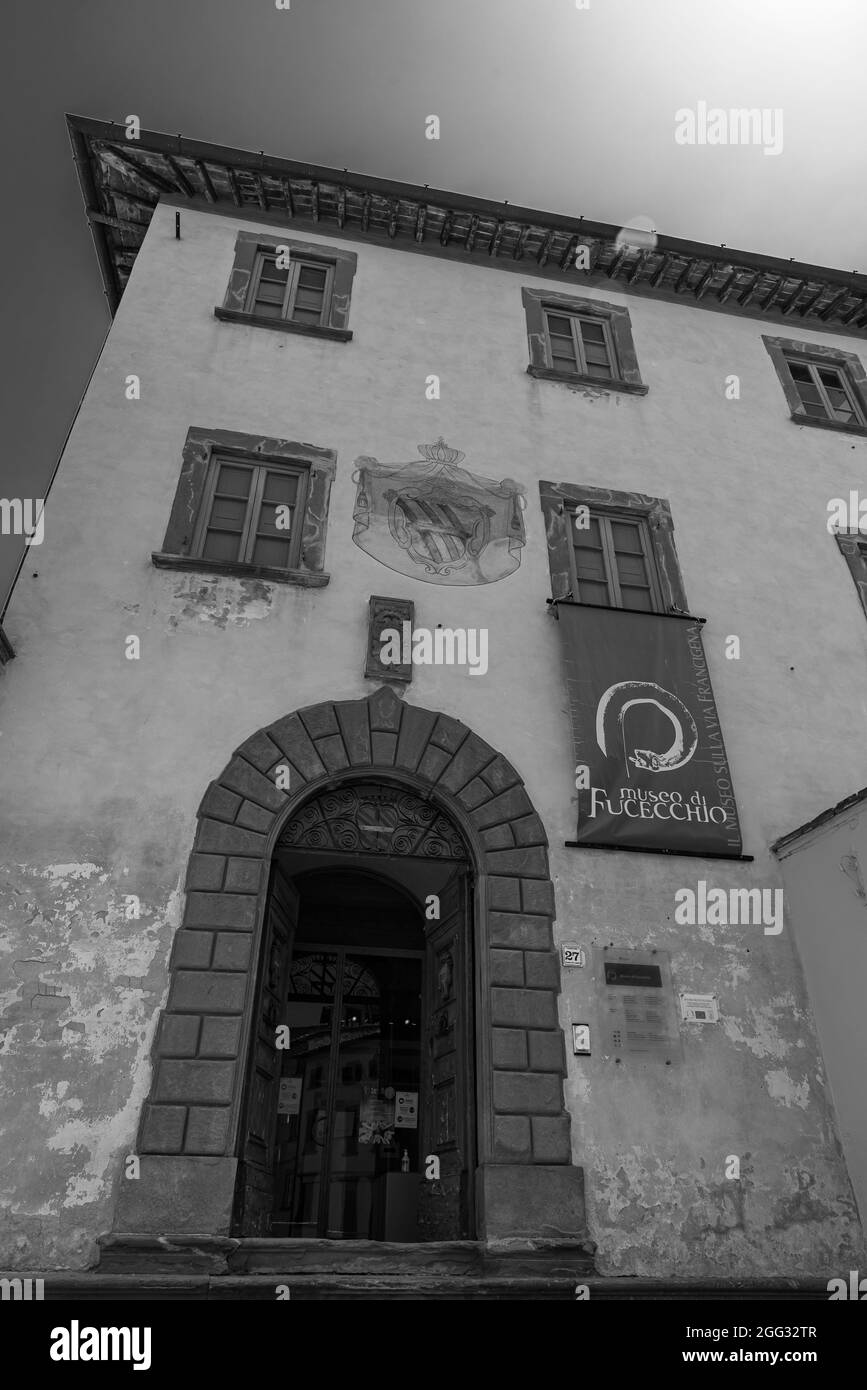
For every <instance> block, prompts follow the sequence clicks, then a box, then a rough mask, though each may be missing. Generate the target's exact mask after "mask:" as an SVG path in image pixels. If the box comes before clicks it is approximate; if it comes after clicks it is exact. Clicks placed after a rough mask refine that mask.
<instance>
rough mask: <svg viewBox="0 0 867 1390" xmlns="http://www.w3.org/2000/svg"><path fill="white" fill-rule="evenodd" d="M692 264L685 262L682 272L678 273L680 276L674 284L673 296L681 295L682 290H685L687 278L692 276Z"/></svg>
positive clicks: (688, 261)
mask: <svg viewBox="0 0 867 1390" xmlns="http://www.w3.org/2000/svg"><path fill="white" fill-rule="evenodd" d="M693 264H694V262H693V261H690V260H687V262H686V264H685V265H684V267H683V270H682V271H681V272H680V274H679V275H678V277H677V279H676V280H675V282H674V292H675V294H683V292H684V290H685V289H686V288H687V285H688V281H689V277H690V275H691V274H692V267H693Z"/></svg>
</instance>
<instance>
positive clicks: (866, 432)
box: [791, 411, 867, 438]
mask: <svg viewBox="0 0 867 1390" xmlns="http://www.w3.org/2000/svg"><path fill="white" fill-rule="evenodd" d="M791 418H792V423H793V424H795V425H814V426H815V427H816V428H817V429H820V430H836V432H837V433H838V434H858V435H860V436H861V437H862V438H867V425H847V424H844V422H843V421H842V420H820V419H819V418H818V417H817V416H815V415H798V414H796V412H795V411H792V416H791Z"/></svg>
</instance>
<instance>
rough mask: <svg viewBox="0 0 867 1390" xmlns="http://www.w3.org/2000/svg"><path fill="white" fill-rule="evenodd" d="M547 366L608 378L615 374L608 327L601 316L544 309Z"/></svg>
mask: <svg viewBox="0 0 867 1390" xmlns="http://www.w3.org/2000/svg"><path fill="white" fill-rule="evenodd" d="M544 318H545V334H546V338H547V344H548V365H549V366H550V367H551V368H552V369H553V370H554V371H558V372H573V373H578V374H580V375H581V376H590V377H598V378H600V379H601V380H606V381H610V380H611V379H613V378H615V377H617V375H618V372H617V358H616V355H615V352H614V344H613V342H612V339H611V329H610V327H609V325H608V324H607V323H606V321H605V320H604V319H601V318H599V319H596V318H591V317H585V315H583V314H562V313H557V312H556V311H554V310H552V309H546V310H545V314H544Z"/></svg>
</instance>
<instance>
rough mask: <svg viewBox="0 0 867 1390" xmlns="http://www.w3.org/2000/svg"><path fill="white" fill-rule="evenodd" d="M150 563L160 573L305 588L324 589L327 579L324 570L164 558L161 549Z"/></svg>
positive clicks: (153, 554)
mask: <svg viewBox="0 0 867 1390" xmlns="http://www.w3.org/2000/svg"><path fill="white" fill-rule="evenodd" d="M151 560H152V561H153V563H154V565H156V567H157V569H161V570H194V571H198V572H199V573H200V574H225V575H227V576H228V577H229V578H233V579H264V580H265V581H266V583H268V584H297V585H300V586H301V588H305V589H324V588H325V585H326V584H327V583H328V581H329V579H330V578H331V575H330V574H326V573H325V571H324V570H318V571H313V570H281V569H277V568H276V567H275V566H274V565H242V564H239V563H238V562H237V561H236V560H203V559H199V558H198V557H197V556H194V555H168V554H166V552H165V551H163V550H154V551H153V552H152V554H151Z"/></svg>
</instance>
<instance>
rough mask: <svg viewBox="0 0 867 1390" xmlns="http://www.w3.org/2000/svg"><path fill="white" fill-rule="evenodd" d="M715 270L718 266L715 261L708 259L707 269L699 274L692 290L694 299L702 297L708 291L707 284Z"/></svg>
mask: <svg viewBox="0 0 867 1390" xmlns="http://www.w3.org/2000/svg"><path fill="white" fill-rule="evenodd" d="M717 270H718V266H717V264H716V261H709V262H708V267H707V270H706V271H705V272H704V274H703V275H702V276H701V278H700V280H699V282H698V284H697V285H696V287H695V289H694V290H693V294H694V295H695V297H696V299H704V297H705V295H706V294H707V291H708V286H709V285H710V282H711V280H712V279H713V277H714V276H715V275H716V273H717Z"/></svg>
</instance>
